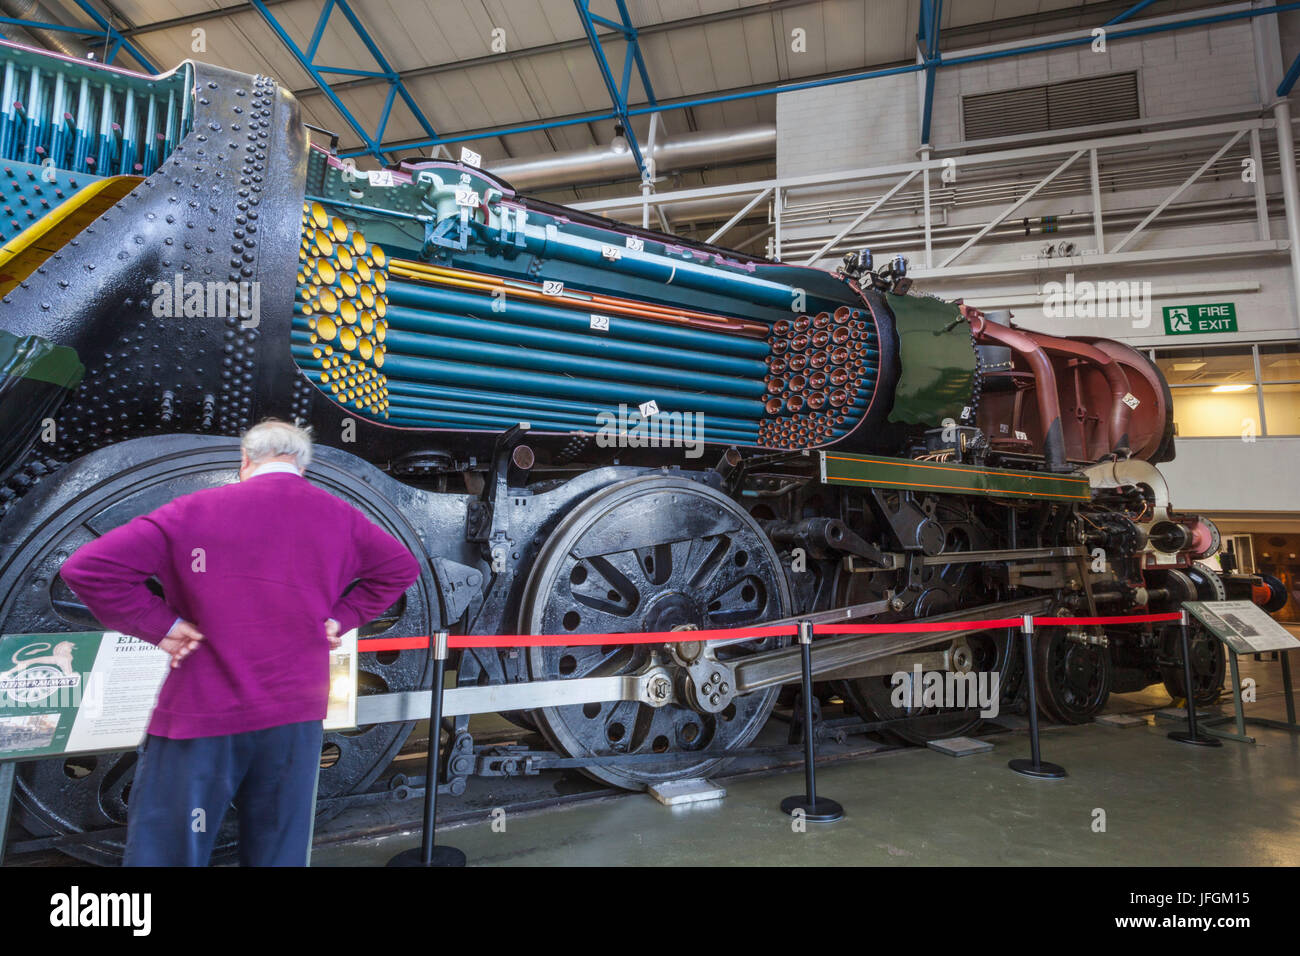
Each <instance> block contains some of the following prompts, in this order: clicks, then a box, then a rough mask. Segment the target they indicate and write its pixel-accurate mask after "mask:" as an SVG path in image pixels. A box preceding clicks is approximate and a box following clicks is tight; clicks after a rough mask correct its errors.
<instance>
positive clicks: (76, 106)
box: [0, 44, 193, 176]
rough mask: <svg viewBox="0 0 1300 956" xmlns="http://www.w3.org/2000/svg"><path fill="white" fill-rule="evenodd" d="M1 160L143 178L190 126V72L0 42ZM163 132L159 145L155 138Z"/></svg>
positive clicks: (99, 174)
mask: <svg viewBox="0 0 1300 956" xmlns="http://www.w3.org/2000/svg"><path fill="white" fill-rule="evenodd" d="M0 63H2V64H3V71H4V72H3V81H2V83H0V85H2V87H3V92H2V93H0V95H2V96H3V99H0V160H3V161H17V162H23V163H28V164H34V165H42V166H43V165H45V164H47V163H48V164H49V165H51V166H53V167H54V168H55V169H60V170H69V171H72V172H76V173H82V174H95V175H98V176H109V175H116V174H124V173H125V174H135V175H140V176H148V175H150V174H152V173H153V172H154V171H155V170H156V169H157V168H158V165H159V164H160V163H161V162H162V161H163V160H164V159H165V158H166V157H167V156H168V155H170V154H171V152H172V150H173V149H175V147H176V145H177V144H178V143H179V142H180V140H181V139H183V138H184V137H185V135H186V134H188V132H189V130H190V126H191V125H192V122H193V118H192V111H191V109H190V104H191V101H192V96H193V93H192V87H193V67H192V66H190V65H188V64H185V65H182V66H181V67H179V68H178V69H176V70H174V71H172V72H171V73H168V74H166V75H163V76H158V77H144V76H138V75H134V74H129V73H123V72H121V71H119V70H106V69H104V68H103V67H102V66H100V65H98V64H94V63H89V62H87V63H81V62H69V61H67V60H64V59H56V58H51V57H48V56H44V55H42V54H41V53H40V52H39V51H36V50H28V49H26V48H23V47H17V46H11V45H8V44H4V45H0ZM160 127H161V129H162V130H163V131H164V137H163V140H162V141H161V142H157V141H156V139H155V137H156V136H157V133H158V130H159V128H160Z"/></svg>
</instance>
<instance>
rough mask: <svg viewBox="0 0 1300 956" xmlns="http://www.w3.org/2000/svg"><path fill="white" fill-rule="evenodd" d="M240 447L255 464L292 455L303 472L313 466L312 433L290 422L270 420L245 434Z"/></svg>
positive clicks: (255, 426)
mask: <svg viewBox="0 0 1300 956" xmlns="http://www.w3.org/2000/svg"><path fill="white" fill-rule="evenodd" d="M239 447H240V448H242V449H243V451H244V454H245V455H247V456H248V460H249V461H251V462H253V463H254V464H258V463H261V462H263V461H266V460H267V459H268V458H276V457H278V456H280V455H292V456H293V459H294V462H295V464H297V466H298V467H299V468H300V469H302V470H303V471H306V470H307V466H308V465H310V464H311V431H310V430H309V429H307V428H301V427H299V426H297V425H294V424H291V423H290V422H282V421H279V420H277V419H268V420H266V421H264V422H261V423H259V424H257V425H254V426H253V427H252V428H250V429H249V430H248V431H246V432H244V437H243V438H242V439H240V442H239Z"/></svg>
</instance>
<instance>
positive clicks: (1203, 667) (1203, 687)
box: [1160, 562, 1228, 707]
mask: <svg viewBox="0 0 1300 956" xmlns="http://www.w3.org/2000/svg"><path fill="white" fill-rule="evenodd" d="M1161 583H1162V584H1163V585H1164V586H1165V587H1166V588H1167V589H1170V590H1172V591H1173V592H1174V593H1175V596H1176V600H1177V602H1178V603H1174V602H1170V606H1169V609H1170V610H1173V609H1176V608H1177V607H1179V606H1180V604H1181V602H1182V601H1226V600H1227V599H1228V594H1227V592H1226V591H1225V590H1224V587H1223V582H1222V581H1221V580H1220V579H1219V576H1218V574H1216V573H1215V572H1214V570H1213V569H1212V568H1210V567H1208V566H1206V565H1204V564H1200V563H1199V562H1198V563H1197V564H1194V565H1193V566H1192V567H1190V568H1188V569H1186V570H1185V571H1174V570H1169V571H1166V572H1165V573H1164V576H1163V579H1162V582H1161ZM1189 617H1190V615H1189ZM1187 645H1188V648H1189V649H1190V651H1191V658H1192V688H1193V694H1194V696H1195V700H1196V704H1197V706H1199V707H1207V706H1209V705H1210V704H1213V703H1214V702H1215V701H1217V700H1218V699H1219V695H1220V694H1222V693H1223V681H1224V678H1225V677H1226V676H1227V672H1228V661H1227V656H1226V651H1225V650H1224V647H1223V644H1222V643H1220V642H1219V639H1218V638H1217V637H1215V636H1214V635H1213V634H1211V633H1210V632H1209V631H1208V630H1206V628H1205V625H1203V624H1202V623H1201V622H1200V621H1198V620H1196V618H1194V617H1193V618H1191V624H1190V629H1189V631H1188V634H1187ZM1160 678H1161V680H1162V681H1163V682H1164V685H1165V690H1166V691H1168V692H1169V696H1170V697H1172V698H1173V699H1174V700H1185V699H1186V698H1187V676H1186V674H1185V673H1184V671H1183V636H1182V632H1181V631H1180V630H1179V628H1178V626H1177V625H1176V624H1173V625H1168V626H1166V627H1165V628H1164V630H1163V631H1162V632H1161V634H1160Z"/></svg>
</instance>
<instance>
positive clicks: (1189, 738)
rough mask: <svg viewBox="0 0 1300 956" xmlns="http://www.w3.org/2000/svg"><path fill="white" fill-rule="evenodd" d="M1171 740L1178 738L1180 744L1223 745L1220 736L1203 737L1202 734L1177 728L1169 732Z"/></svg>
mask: <svg viewBox="0 0 1300 956" xmlns="http://www.w3.org/2000/svg"><path fill="white" fill-rule="evenodd" d="M1168 736H1169V739H1170V740H1176V741H1178V742H1179V743H1180V744H1192V745H1193V746H1196V747H1222V746H1223V741H1222V740H1220V739H1219V738H1218V737H1202V736H1201V735H1200V734H1193V733H1192V732H1191V731H1188V730H1175V731H1172V732H1170V733H1169V735H1168Z"/></svg>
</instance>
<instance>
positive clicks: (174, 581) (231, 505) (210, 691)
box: [62, 473, 419, 738]
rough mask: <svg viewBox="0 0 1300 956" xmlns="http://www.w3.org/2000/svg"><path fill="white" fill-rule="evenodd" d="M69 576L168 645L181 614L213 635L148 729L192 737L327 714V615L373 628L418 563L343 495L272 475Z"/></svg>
mask: <svg viewBox="0 0 1300 956" xmlns="http://www.w3.org/2000/svg"><path fill="white" fill-rule="evenodd" d="M62 574H63V578H64V580H65V581H67V582H68V584H69V585H70V586H71V587H72V589H73V590H74V591H76V592H77V595H78V596H79V597H80V598H81V599H82V600H83V601H85V602H86V605H87V607H89V608H90V610H91V611H93V612H94V614H95V616H96V617H97V618H99V620H100V623H102V624H103V625H104V627H106V628H110V629H112V630H117V631H121V632H123V633H126V634H130V635H133V636H135V637H139V638H141V639H143V640H146V641H149V642H150V643H152V644H157V643H158V642H159V641H161V640H162V639H163V638H164V637H166V636H167V631H168V630H170V629H171V626H172V623H173V621H175V619H176V618H177V617H183V618H185V619H186V620H187V621H190V622H191V623H193V624H194V625H195V627H197V628H198V629H199V631H201V632H202V633H203V635H204V638H205V640H204V641H203V642H202V643H201V644H200V645H199V646H198V648H196V649H195V650H194V651H193V652H192V653H191V654H190V655H189V656H188V657H187V658H185V660H183V661H182V662H181V664H180V666H179V667H177V668H175V669H173V670H171V671H169V672H168V676H167V680H166V682H165V683H164V684H163V688H162V692H161V693H160V694H159V696H158V703H157V705H156V706H155V708H154V711H153V717H152V719H151V720H150V723H149V733H151V734H154V735H156V736H159V737H173V738H187V737H213V736H219V735H223V734H237V733H243V732H245V731H251V730H261V729H263V728H266V727H275V726H278V725H280V724H290V723H297V722H298V721H304V720H321V719H323V718H324V716H325V709H326V701H327V696H328V689H329V660H328V653H329V643H328V641H327V640H326V638H325V626H324V622H325V620H326V618H331V617H332V618H334V619H335V620H336V621H338V622H339V633H340V634H342V633H344V632H346V631H348V630H350V629H352V628H354V627H357V626H359V625H361V624H364V623H367V622H368V621H370V620H371V619H373V618H374V617H375V616H376V615H377V614H379V613H380V612H381V611H383V610H385V609H386V608H388V607H389V606H390V605H391V604H392V603H393V602H394V601H395V600H397V598H398V597H399V596H400V595H401V594H402V592H404V591H405V590H406V589H407V587H408V586H410V584H411V583H412V582H413V581H414V580H415V579H416V577H417V576H418V575H419V565H418V564H417V563H416V560H415V558H413V557H412V556H411V554H410V552H408V551H407V550H406V548H405V547H403V546H402V545H401V544H400V543H399V542H398V541H397V540H396V539H395V538H393V537H392V536H391V535H389V534H387V533H386V532H384V531H382V530H380V529H379V528H378V527H376V526H375V525H374V524H372V523H371V522H370V521H369V520H368V519H367V518H366V517H365V515H363V514H362V513H361V512H360V511H358V510H356V509H355V508H353V507H352V506H351V505H349V504H347V503H346V502H344V501H343V500H342V499H340V498H336V497H334V496H333V495H332V494H330V493H329V492H327V491H324V490H322V489H320V488H317V487H316V486H315V485H313V484H311V482H309V481H307V480H306V479H305V478H302V477H300V476H298V475H294V474H287V473H267V474H261V475H257V476H255V477H252V478H249V479H248V480H247V481H243V482H239V483H236V484H231V485H223V486H221V487H219V488H209V489H206V490H204V491H199V492H195V493H194V494H189V495H185V496H183V497H180V498H177V499H176V500H175V501H172V502H170V503H168V504H166V505H163V506H162V507H161V508H159V509H158V510H157V511H155V512H153V513H152V514H147V515H141V516H140V517H138V518H135V519H133V520H131V521H129V522H128V523H127V524H125V525H123V526H122V527H120V528H115V529H114V530H112V531H110V532H109V533H108V534H106V535H104V536H103V537H102V538H99V539H97V540H95V541H92V542H90V543H89V544H87V545H85V546H84V547H82V548H80V549H79V550H78V551H77V552H76V553H75V554H73V555H72V557H70V558H68V560H67V561H65V562H64V564H63V571H62ZM151 575H153V576H156V577H157V578H158V580H159V581H160V582H162V587H163V593H164V594H165V595H166V598H165V600H164V599H163V598H159V597H158V596H157V595H155V594H154V593H153V592H152V591H151V590H150V589H149V587H148V585H147V584H146V581H147V580H148V579H149V577H150V576H151ZM353 581H356V582H357V584H356V586H355V587H353V588H352V589H351V590H350V591H348V593H347V596H346V597H345V596H344V594H343V592H344V590H346V589H347V587H348V585H349V584H351V583H352V582H353Z"/></svg>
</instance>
